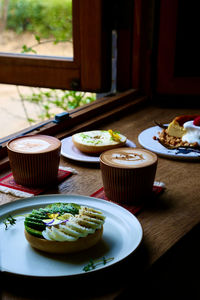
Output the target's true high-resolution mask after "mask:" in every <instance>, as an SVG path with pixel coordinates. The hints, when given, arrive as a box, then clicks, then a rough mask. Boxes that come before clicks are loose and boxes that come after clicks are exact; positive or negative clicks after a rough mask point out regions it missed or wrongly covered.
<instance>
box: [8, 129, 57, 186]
mask: <svg viewBox="0 0 200 300" xmlns="http://www.w3.org/2000/svg"><path fill="white" fill-rule="evenodd" d="M60 149H61V142H60V141H59V140H58V139H57V138H55V137H52V136H47V135H29V136H23V137H18V138H15V139H13V140H11V141H9V142H8V144H7V150H8V157H9V161H10V166H11V170H12V173H13V177H14V179H15V181H16V183H18V184H21V185H25V186H31V187H39V186H45V185H48V184H51V183H56V181H57V176H58V167H59V161H60Z"/></svg>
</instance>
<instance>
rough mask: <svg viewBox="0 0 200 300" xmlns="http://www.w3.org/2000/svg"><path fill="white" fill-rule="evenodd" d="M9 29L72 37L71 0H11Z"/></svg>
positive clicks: (62, 38)
mask: <svg viewBox="0 0 200 300" xmlns="http://www.w3.org/2000/svg"><path fill="white" fill-rule="evenodd" d="M7 29H11V30H14V31H15V32H17V33H19V34H20V33H22V32H24V31H29V32H32V33H34V34H37V35H39V36H40V37H41V38H52V37H53V38H55V40H59V41H60V40H71V39H72V1H71V0H10V1H9V6H8V14H7Z"/></svg>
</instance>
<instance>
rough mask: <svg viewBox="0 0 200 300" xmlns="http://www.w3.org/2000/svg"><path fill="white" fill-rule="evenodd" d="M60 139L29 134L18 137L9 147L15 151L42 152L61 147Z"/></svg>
mask: <svg viewBox="0 0 200 300" xmlns="http://www.w3.org/2000/svg"><path fill="white" fill-rule="evenodd" d="M59 143H60V141H59V140H57V139H55V138H53V137H51V136H45V135H43V136H41V135H38V136H37V135H36V136H27V137H20V138H17V139H15V140H13V141H11V142H10V143H9V148H10V149H11V150H13V151H15V152H23V153H42V152H46V151H51V150H53V149H56V148H58V147H59Z"/></svg>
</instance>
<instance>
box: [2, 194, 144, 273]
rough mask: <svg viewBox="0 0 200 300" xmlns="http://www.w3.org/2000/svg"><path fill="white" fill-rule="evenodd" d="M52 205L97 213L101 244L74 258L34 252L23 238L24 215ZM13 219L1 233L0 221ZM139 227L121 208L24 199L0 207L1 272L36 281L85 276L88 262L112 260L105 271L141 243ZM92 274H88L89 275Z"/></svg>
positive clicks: (57, 198) (86, 201)
mask: <svg viewBox="0 0 200 300" xmlns="http://www.w3.org/2000/svg"><path fill="white" fill-rule="evenodd" d="M54 202H73V203H78V204H80V205H87V206H90V207H94V208H97V209H99V210H101V211H102V212H103V213H104V214H105V215H106V222H105V224H104V232H103V238H102V240H101V241H100V242H99V243H98V244H97V245H95V246H94V247H92V248H91V249H88V250H85V251H83V252H80V253H76V254H68V255H54V254H45V253H44V252H40V251H37V250H34V249H33V248H32V247H31V246H30V245H29V243H28V242H27V241H26V239H25V237H24V216H21V215H24V214H27V213H30V212H31V211H32V209H37V208H39V207H43V206H46V205H48V204H50V203H54ZM8 215H12V216H13V217H16V216H17V217H16V219H17V222H16V224H15V225H13V226H11V225H8V229H7V230H6V229H5V224H4V223H3V220H5V218H6V217H7V216H8ZM142 235H143V233H142V227H141V225H140V223H139V221H138V220H137V218H136V217H135V216H133V215H132V214H131V213H130V212H129V211H127V210H126V209H124V208H122V207H121V206H119V205H117V204H114V203H111V202H108V201H105V200H101V199H97V198H92V197H87V196H80V195H47V196H37V197H31V198H24V199H22V200H17V201H15V202H11V203H9V204H5V205H2V206H1V207H0V237H1V238H0V255H1V256H0V266H1V268H0V269H1V271H5V272H9V273H13V274H19V275H25V276H37V277H38V276H40V277H60V276H74V275H80V274H85V271H84V270H83V267H84V266H85V265H87V264H88V263H89V261H90V259H97V258H102V257H105V258H106V259H108V258H111V257H113V258H114V259H113V260H112V261H110V262H108V263H107V264H106V265H103V264H102V265H99V266H98V268H96V269H94V270H93V271H98V270H99V269H102V268H106V267H109V266H111V265H112V264H115V263H118V262H119V261H121V260H123V259H124V258H126V257H127V256H128V255H130V254H131V253H132V252H133V251H134V250H135V249H136V248H137V247H138V246H139V244H140V242H141V240H142ZM90 272H92V271H90Z"/></svg>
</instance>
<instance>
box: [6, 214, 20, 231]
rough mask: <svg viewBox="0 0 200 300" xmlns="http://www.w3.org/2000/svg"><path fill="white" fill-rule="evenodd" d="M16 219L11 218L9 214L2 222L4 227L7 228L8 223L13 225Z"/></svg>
mask: <svg viewBox="0 0 200 300" xmlns="http://www.w3.org/2000/svg"><path fill="white" fill-rule="evenodd" d="M16 221H17V220H16V219H15V218H13V217H12V216H11V215H9V216H8V217H7V218H6V219H5V220H4V221H3V223H4V225H5V229H8V225H9V224H10V225H15V223H16Z"/></svg>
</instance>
